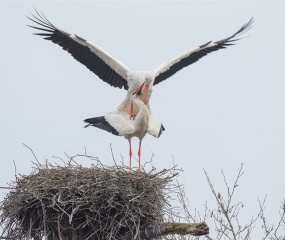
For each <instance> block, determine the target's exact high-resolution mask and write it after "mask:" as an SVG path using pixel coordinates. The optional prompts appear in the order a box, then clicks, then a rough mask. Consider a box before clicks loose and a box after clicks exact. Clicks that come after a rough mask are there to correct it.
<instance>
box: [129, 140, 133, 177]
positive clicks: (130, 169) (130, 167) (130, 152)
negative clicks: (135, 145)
mask: <svg viewBox="0 0 285 240" xmlns="http://www.w3.org/2000/svg"><path fill="white" fill-rule="evenodd" d="M129 143H130V151H129V155H130V165H129V171H130V172H131V171H132V143H131V139H129Z"/></svg>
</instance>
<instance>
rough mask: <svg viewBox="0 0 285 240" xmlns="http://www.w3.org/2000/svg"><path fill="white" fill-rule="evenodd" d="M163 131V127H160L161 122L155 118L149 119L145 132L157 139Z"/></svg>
mask: <svg viewBox="0 0 285 240" xmlns="http://www.w3.org/2000/svg"><path fill="white" fill-rule="evenodd" d="M163 131H165V128H164V126H163V125H162V123H161V121H160V120H159V119H157V118H156V117H152V116H150V117H149V122H148V128H147V132H148V133H149V134H150V135H152V136H154V137H156V138H159V137H160V135H161V133H162V132H163Z"/></svg>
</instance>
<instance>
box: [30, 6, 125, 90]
mask: <svg viewBox="0 0 285 240" xmlns="http://www.w3.org/2000/svg"><path fill="white" fill-rule="evenodd" d="M36 13H37V16H35V15H33V14H31V15H32V16H33V17H34V19H32V18H30V17H27V18H28V19H30V20H31V21H33V22H34V23H36V24H38V25H39V26H42V27H38V26H37V27H36V26H30V25H27V26H29V27H31V28H34V29H37V30H40V31H44V33H35V35H39V36H42V37H44V39H46V40H50V41H52V42H53V43H55V44H58V45H59V46H61V47H62V49H63V50H66V51H67V52H69V53H70V54H71V55H72V56H73V57H74V58H75V59H76V60H77V61H78V62H80V63H82V64H83V65H85V66H86V67H87V68H88V69H89V70H90V71H92V72H93V73H95V74H96V75H97V76H98V77H99V78H101V79H102V80H103V81H104V82H106V83H108V84H109V85H111V86H113V87H118V88H124V89H126V90H127V89H128V84H127V80H126V79H125V78H123V77H122V76H121V75H119V74H118V73H117V72H116V71H115V70H113V69H112V68H111V67H110V66H109V65H107V64H106V63H105V62H104V61H103V60H102V59H101V58H100V57H99V56H97V55H96V54H95V53H94V52H92V51H91V50H90V48H89V47H87V46H84V45H81V44H80V43H78V42H76V41H75V40H73V39H72V38H71V37H70V36H71V34H69V33H67V32H64V31H62V30H60V29H58V28H56V27H55V26H54V25H52V24H51V23H50V22H49V21H48V20H47V18H46V17H45V16H44V15H40V14H39V13H38V12H37V11H36ZM75 36H76V37H77V38H78V39H79V40H81V41H84V42H86V40H85V39H84V38H81V37H79V36H77V35H75Z"/></svg>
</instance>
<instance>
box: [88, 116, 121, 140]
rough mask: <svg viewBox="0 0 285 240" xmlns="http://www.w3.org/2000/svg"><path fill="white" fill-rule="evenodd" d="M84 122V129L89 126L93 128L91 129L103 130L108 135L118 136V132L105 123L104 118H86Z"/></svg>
mask: <svg viewBox="0 0 285 240" xmlns="http://www.w3.org/2000/svg"><path fill="white" fill-rule="evenodd" d="M84 122H86V123H88V124H87V125H86V126H85V128H86V127H89V126H93V127H97V128H100V129H102V130H105V131H107V132H109V133H112V134H114V135H116V136H119V133H118V131H117V130H116V129H115V128H114V127H113V126H112V125H110V124H109V123H108V122H107V121H106V118H105V117H104V116H102V117H95V118H88V119H85V120H84Z"/></svg>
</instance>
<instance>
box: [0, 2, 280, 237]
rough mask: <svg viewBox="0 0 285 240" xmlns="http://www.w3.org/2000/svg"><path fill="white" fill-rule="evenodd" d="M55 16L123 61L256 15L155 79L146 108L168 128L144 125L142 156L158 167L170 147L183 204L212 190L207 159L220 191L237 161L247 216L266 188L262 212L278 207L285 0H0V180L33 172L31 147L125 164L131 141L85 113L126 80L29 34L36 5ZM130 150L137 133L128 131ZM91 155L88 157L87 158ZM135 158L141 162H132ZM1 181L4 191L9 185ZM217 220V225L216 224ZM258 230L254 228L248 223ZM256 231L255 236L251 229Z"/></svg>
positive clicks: (108, 106)
mask: <svg viewBox="0 0 285 240" xmlns="http://www.w3.org/2000/svg"><path fill="white" fill-rule="evenodd" d="M34 7H35V8H36V9H38V10H39V11H42V12H43V13H44V14H45V15H46V17H47V18H48V19H49V20H50V21H51V22H52V23H53V24H54V25H55V26H57V27H58V28H60V29H62V30H64V31H66V32H69V33H75V34H77V35H79V36H81V37H83V38H85V39H87V40H89V41H91V42H93V43H95V44H97V45H98V46H100V47H101V48H103V49H104V50H105V51H107V52H109V53H110V54H111V55H112V56H114V57H116V58H117V59H119V60H120V61H122V62H123V63H124V64H125V65H127V66H129V67H130V68H133V69H137V70H153V69H154V68H156V67H157V66H158V65H160V64H161V63H163V62H164V61H167V60H169V59H171V58H173V57H175V56H176V55H179V54H181V53H182V52H184V51H186V50H188V49H190V48H193V47H196V46H199V45H201V44H204V43H206V42H207V41H210V40H214V41H217V40H220V39H223V38H225V37H228V36H230V35H231V34H233V33H234V32H235V31H237V30H238V29H239V28H240V27H241V26H242V25H243V24H244V23H246V22H248V21H249V19H250V18H251V17H254V19H255V22H254V24H253V28H252V29H251V30H250V31H249V32H247V33H246V34H245V35H244V36H248V37H247V38H244V39H242V40H240V41H239V42H238V44H237V45H235V46H231V47H229V48H228V49H226V50H220V51H218V52H214V53H211V54H209V55H207V56H206V57H204V58H203V59H201V60H200V61H198V62H196V63H195V64H193V65H191V66H189V67H187V68H184V69H183V70H181V71H179V72H178V73H177V74H175V75H174V76H173V77H171V78H170V79H168V80H166V81H164V82H162V83H160V84H159V85H156V86H155V87H154V91H153V95H152V98H151V101H150V104H151V108H152V114H153V115H154V116H156V117H158V118H159V119H161V121H162V122H163V124H164V126H165V128H166V131H165V132H164V133H163V134H162V135H161V137H160V138H159V139H155V138H153V137H152V136H146V137H145V138H144V140H143V143H142V161H143V162H145V161H149V160H150V158H151V156H152V154H154V158H153V161H154V162H153V164H154V166H155V167H157V168H158V169H159V170H160V169H163V168H167V167H170V166H172V164H173V163H172V161H173V159H174V160H175V163H176V164H178V166H179V167H180V168H182V169H183V170H184V173H182V174H181V176H180V177H179V181H180V183H185V189H186V193H187V197H188V198H189V201H190V210H193V209H195V208H196V209H198V210H199V209H200V210H203V204H204V203H205V201H208V202H209V203H210V204H212V206H213V204H214V198H213V196H212V195H211V192H210V189H209V187H208V186H207V182H206V178H205V176H204V173H203V168H205V169H206V171H207V172H208V174H209V176H210V177H211V178H212V181H213V183H214V185H215V186H216V188H217V191H219V192H222V193H223V192H225V189H224V187H223V184H222V176H221V173H220V170H221V169H223V170H224V172H225V173H226V176H228V179H229V182H230V183H231V182H232V181H233V180H234V177H235V176H236V174H237V170H238V168H239V167H240V165H241V163H244V170H245V174H244V176H243V177H242V179H241V181H240V184H239V188H238V189H237V194H238V198H237V199H236V200H239V201H243V202H244V204H245V209H244V213H243V215H242V219H243V220H247V221H248V222H249V220H250V218H251V216H253V215H255V214H256V213H257V212H258V200H257V198H261V199H262V198H264V197H265V196H266V195H267V204H266V205H267V209H266V214H267V216H268V223H269V224H271V223H272V224H273V223H274V221H275V220H276V219H277V216H278V211H279V207H280V205H281V201H282V200H283V199H284V197H285V193H284V184H285V178H284V170H285V126H284V124H285V109H284V105H285V80H284V69H285V68H284V62H285V57H284V53H285V46H284V42H285V32H284V29H285V26H284V23H285V14H284V11H285V3H284V2H273V1H271V2H269V1H268V2H257V1H252V2H225V1H220V2H217V1H202V2H190V1H189V2H186V1H184V2H177V1H175V2H170V1H168V2H161V1H160V2H153V1H152V2H118V1H117V2H91V1H88V2H76V1H73V2H67V1H64V2H13V1H7V2H0V32H1V38H0V42H1V44H0V49H1V54H0V61H1V65H0V67H1V80H0V81H1V85H0V115H1V118H0V119H1V124H0V154H1V170H0V171H1V172H0V185H1V186H6V185H7V183H8V182H10V181H11V180H13V179H14V164H13V160H14V161H15V162H16V165H17V171H18V173H21V174H28V173H30V172H31V167H32V164H31V161H32V160H33V156H32V154H31V153H30V152H29V150H28V149H27V148H25V147H24V146H23V145H22V143H25V144H26V145H28V146H29V147H31V148H32V149H33V151H34V152H35V154H36V155H37V157H38V159H39V160H40V161H42V162H44V161H45V159H49V160H52V161H54V159H52V156H58V157H63V158H64V156H65V155H64V152H66V153H68V154H69V155H75V154H78V153H80V154H83V153H84V147H85V148H86V149H87V153H88V154H90V155H93V156H97V157H99V159H100V160H101V161H103V162H104V163H106V164H110V165H111V164H113V161H112V155H111V152H110V143H111V144H112V147H113V151H114V156H115V159H116V160H117V161H120V160H121V157H123V158H124V159H125V163H126V164H128V143H127V141H126V140H125V139H124V138H123V137H116V136H114V135H111V134H109V133H107V132H105V131H102V130H100V129H95V128H88V129H84V128H83V126H84V123H83V120H84V119H86V118H90V117H95V116H102V115H104V114H106V113H107V112H110V111H114V110H115V109H116V107H117V106H118V105H119V103H120V102H121V101H122V100H123V99H124V97H125V95H126V92H125V90H122V89H116V88H113V87H110V86H109V85H108V84H106V83H105V82H103V81H102V80H100V79H99V78H98V77H97V76H96V75H94V74H93V73H92V72H90V71H89V70H88V69H87V68H86V67H85V66H83V65H81V64H80V63H78V62H77V61H76V60H74V59H73V58H72V57H71V56H70V55H69V54H68V53H66V52H65V51H63V50H62V49H61V48H60V47H59V46H57V45H55V44H53V43H51V42H49V41H46V40H43V39H41V37H39V36H34V35H32V33H33V32H35V30H33V29H30V28H28V27H27V26H26V24H31V22H30V21H29V20H28V19H27V18H26V17H25V16H30V13H29V11H31V12H34V9H33V8H34ZM133 147H134V149H133V152H134V155H135V156H136V152H137V148H138V139H135V140H134V141H133ZM83 164H84V165H85V166H89V165H90V162H86V161H85V162H84V163H83ZM134 165H137V164H136V163H135V164H134ZM2 191H3V194H2V197H3V196H4V195H5V193H6V192H5V191H4V190H2ZM212 229H213V228H212ZM255 234H256V236H259V237H260V236H261V235H260V234H261V230H260V229H259V230H258V228H257V229H256V231H255ZM256 239H258V238H256Z"/></svg>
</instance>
